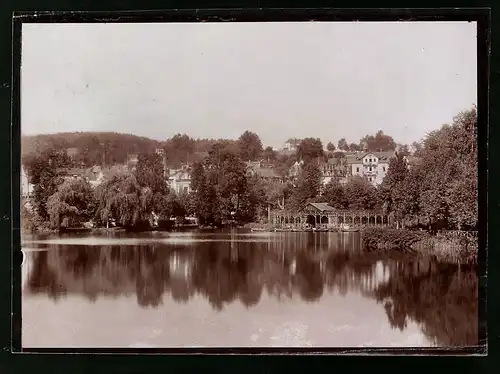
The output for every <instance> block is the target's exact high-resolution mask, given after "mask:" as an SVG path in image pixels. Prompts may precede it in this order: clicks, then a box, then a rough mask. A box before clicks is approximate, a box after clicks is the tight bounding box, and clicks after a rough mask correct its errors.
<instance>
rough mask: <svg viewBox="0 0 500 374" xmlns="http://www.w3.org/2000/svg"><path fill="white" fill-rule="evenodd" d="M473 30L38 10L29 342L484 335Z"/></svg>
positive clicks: (442, 340)
mask: <svg viewBox="0 0 500 374" xmlns="http://www.w3.org/2000/svg"><path fill="white" fill-rule="evenodd" d="M477 30H478V29H477V22H461V21H460V22H459V21H425V22H424V21H421V22H417V21H398V22H396V21H392V22H323V21H322V22H319V21H311V22H186V23H182V22H177V23H175V22H156V23H153V22H150V23H140V22H136V23H132V22H130V23H121V22H112V23H105V22H100V23H63V22H61V23H53V22H52V23H37V22H30V23H23V24H22V30H21V57H20V58H21V68H20V114H21V117H20V133H21V152H20V153H21V160H20V162H21V164H20V170H21V176H20V178H21V182H20V187H21V196H20V201H21V203H20V209H21V223H20V232H21V247H22V251H23V255H24V256H23V258H24V260H23V264H22V267H21V275H22V277H21V278H22V279H21V281H22V285H21V295H22V296H21V310H22V313H21V317H22V324H21V344H22V348H23V349H41V348H89V349H90V348H161V349H168V348H191V349H193V348H195V349H198V348H259V347H260V348H293V347H295V348H374V349H375V348H457V347H461V348H463V347H477V346H479V345H480V336H479V332H478V331H479V327H478V326H479V323H478V315H479V312H478V308H479V301H478V278H479V277H480V275H479V271H478V252H479V244H478V209H479V208H478V205H479V204H478V140H477V136H478V135H477V133H478V113H477V112H478V111H477V105H478V87H477V86H478V82H477V81H478V47H477V46H478V41H477Z"/></svg>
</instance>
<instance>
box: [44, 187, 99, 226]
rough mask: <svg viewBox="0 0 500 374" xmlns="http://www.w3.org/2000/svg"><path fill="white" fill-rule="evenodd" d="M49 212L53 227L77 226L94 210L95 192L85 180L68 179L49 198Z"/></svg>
mask: <svg viewBox="0 0 500 374" xmlns="http://www.w3.org/2000/svg"><path fill="white" fill-rule="evenodd" d="M46 207H47V212H48V214H49V217H50V225H51V226H52V227H53V228H61V227H77V226H79V225H81V224H82V222H85V221H86V220H88V219H89V218H90V217H91V216H92V215H93V211H94V207H95V204H94V193H93V191H92V187H91V186H90V184H89V183H88V182H86V181H84V180H68V181H66V182H64V183H63V184H61V185H60V186H59V187H58V189H57V191H56V192H55V193H54V194H52V195H51V196H50V197H49V198H48V199H47V204H46Z"/></svg>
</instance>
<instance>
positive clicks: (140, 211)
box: [95, 173, 168, 227]
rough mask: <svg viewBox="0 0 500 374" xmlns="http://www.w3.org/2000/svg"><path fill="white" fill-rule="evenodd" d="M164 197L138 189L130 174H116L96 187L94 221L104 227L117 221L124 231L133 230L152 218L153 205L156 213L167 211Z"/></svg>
mask: <svg viewBox="0 0 500 374" xmlns="http://www.w3.org/2000/svg"><path fill="white" fill-rule="evenodd" d="M167 196H168V195H167ZM167 196H164V195H161V194H153V193H152V191H151V189H149V188H144V187H141V186H140V185H139V183H138V182H137V179H136V177H135V175H133V174H129V173H123V174H119V175H117V176H115V177H113V178H112V179H111V180H109V181H107V182H105V183H103V184H102V185H100V186H98V188H97V190H96V200H97V209H96V214H95V217H96V219H97V220H98V221H100V222H102V223H104V224H107V223H108V222H109V220H110V219H116V221H117V222H118V223H119V224H120V225H121V226H123V227H132V226H136V225H138V224H141V223H143V222H146V221H148V220H149V219H150V218H151V214H152V212H153V209H154V208H155V207H154V206H155V205H156V209H157V210H163V209H166V207H168V204H167V201H166V199H167ZM163 204H164V205H163Z"/></svg>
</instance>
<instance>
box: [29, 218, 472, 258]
mask: <svg viewBox="0 0 500 374" xmlns="http://www.w3.org/2000/svg"><path fill="white" fill-rule="evenodd" d="M241 228H243V229H247V230H250V231H256V232H261V231H264V232H301V233H305V232H309V233H314V232H337V233H341V232H342V231H341V230H339V229H338V228H335V229H330V230H318V231H313V230H312V229H303V230H302V229H299V230H292V229H277V230H275V228H274V225H272V224H264V223H257V222H253V223H248V224H246V225H243V226H242V227H241ZM204 229H205V230H206V229H207V228H206V227H202V226H198V227H178V228H171V229H158V228H150V229H136V230H134V229H130V228H123V227H112V228H105V227H98V228H75V229H67V230H48V229H41V230H35V231H25V230H21V235H26V234H42V235H43V234H58V233H61V234H71V233H83V232H85V233H91V234H92V233H114V232H120V233H127V232H157V231H160V232H172V231H177V230H196V231H203V230H204ZM213 229H216V228H213ZM356 232H359V234H360V235H361V236H362V241H363V249H364V250H365V251H366V252H367V253H390V252H399V253H405V254H414V255H426V256H434V257H436V258H437V259H438V260H440V261H444V262H454V263H456V262H460V263H464V262H465V263H470V264H477V256H478V244H477V238H475V237H469V236H467V235H462V236H459V235H448V234H441V235H432V234H431V233H430V232H429V231H417V230H410V229H401V228H400V229H396V228H391V227H368V228H360V229H359V231H356ZM353 233H354V232H353Z"/></svg>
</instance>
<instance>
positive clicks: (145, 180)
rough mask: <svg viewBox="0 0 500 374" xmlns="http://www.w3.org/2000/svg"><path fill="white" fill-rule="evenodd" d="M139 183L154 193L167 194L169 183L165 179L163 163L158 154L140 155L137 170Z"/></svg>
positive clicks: (136, 174)
mask: <svg viewBox="0 0 500 374" xmlns="http://www.w3.org/2000/svg"><path fill="white" fill-rule="evenodd" d="M135 176H136V179H137V183H139V185H140V186H141V187H147V188H150V189H151V191H152V193H153V194H155V193H161V194H166V193H167V181H166V180H165V177H164V170H163V161H162V159H161V156H160V155H158V154H156V153H140V154H139V156H138V162H137V167H136V170H135Z"/></svg>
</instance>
